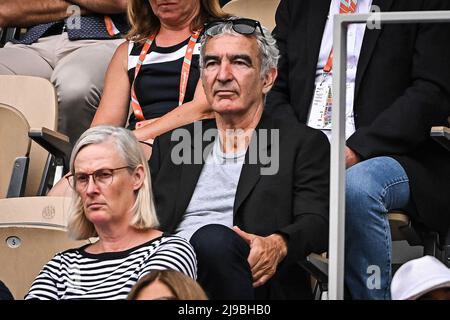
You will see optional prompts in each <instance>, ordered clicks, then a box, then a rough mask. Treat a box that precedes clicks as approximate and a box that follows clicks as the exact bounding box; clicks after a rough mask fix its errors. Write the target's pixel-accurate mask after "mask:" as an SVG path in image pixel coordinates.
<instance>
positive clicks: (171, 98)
mask: <svg viewBox="0 0 450 320" xmlns="http://www.w3.org/2000/svg"><path fill="white" fill-rule="evenodd" d="M188 43H189V38H188V39H186V40H185V41H183V42H181V43H179V44H177V45H174V46H171V47H158V46H156V42H155V41H153V43H152V45H151V47H150V50H149V52H148V53H147V56H146V57H145V60H144V63H143V64H142V67H141V70H140V72H139V74H138V76H137V78H136V82H135V84H134V88H135V92H136V97H137V99H138V101H139V103H140V105H141V108H142V111H143V113H144V117H145V119H146V120H149V119H153V118H158V117H161V116H163V115H165V114H166V113H168V112H169V111H171V110H173V109H175V108H176V107H177V106H178V99H179V90H180V75H181V68H182V65H183V60H184V56H185V54H186V48H187V45H188ZM141 50H142V46H141V45H138V44H136V43H133V42H130V44H129V47H128V77H129V79H130V84H131V83H133V80H134V72H135V68H136V64H137V61H138V60H139V54H140V53H141ZM199 55H200V38H199V40H198V41H197V44H196V45H195V48H194V53H193V55H192V62H191V70H190V72H189V80H188V84H187V88H186V94H185V98H184V102H189V101H191V100H192V99H193V98H194V93H195V88H196V87H197V83H198V79H199V77H200V68H199ZM136 122H137V119H136V117H135V116H134V114H131V116H130V119H129V126H128V128H129V129H134V128H135V125H136Z"/></svg>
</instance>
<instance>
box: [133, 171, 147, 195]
mask: <svg viewBox="0 0 450 320" xmlns="http://www.w3.org/2000/svg"><path fill="white" fill-rule="evenodd" d="M144 180H145V171H144V166H143V165H142V164H140V165H138V166H137V167H136V169H134V173H133V190H135V191H136V190H139V189H140V188H141V187H142V185H143V183H144Z"/></svg>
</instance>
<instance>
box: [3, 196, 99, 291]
mask: <svg viewBox="0 0 450 320" xmlns="http://www.w3.org/2000/svg"><path fill="white" fill-rule="evenodd" d="M70 201H71V200H70V198H64V197H27V198H12V199H0V265H1V267H0V279H1V280H2V281H3V282H4V283H5V284H6V286H7V287H8V288H9V289H10V290H11V292H12V294H13V295H14V297H15V298H16V299H23V298H24V296H25V294H26V293H27V292H28V290H29V288H30V286H31V284H32V282H33V280H34V279H35V278H36V276H37V275H38V274H39V272H40V270H41V269H42V267H43V265H44V264H46V263H47V262H48V261H49V260H50V259H51V258H52V257H53V256H54V255H55V254H56V253H57V252H60V251H64V250H67V249H70V248H75V247H80V246H82V245H84V244H87V243H91V241H90V240H83V241H74V240H70V239H69V238H68V236H67V232H66V226H67V215H68V209H69V205H70Z"/></svg>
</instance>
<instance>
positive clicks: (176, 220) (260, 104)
mask: <svg viewBox="0 0 450 320" xmlns="http://www.w3.org/2000/svg"><path fill="white" fill-rule="evenodd" d="M233 26H234V27H235V29H236V30H238V31H240V32H246V33H247V35H242V34H240V33H238V32H237V31H234V30H233V29H232V28H233ZM205 32H206V35H207V36H206V37H205V39H204V43H203V49H202V52H201V59H200V60H201V67H202V82H203V87H204V89H205V93H206V96H207V98H208V101H209V103H210V104H211V106H212V108H213V110H214V112H215V115H216V119H215V120H205V121H201V122H197V123H194V124H192V125H189V126H186V127H184V128H180V129H177V130H174V131H173V132H171V133H167V134H165V135H162V136H160V137H158V138H157V139H156V140H155V142H154V146H153V151H152V157H151V159H150V167H151V173H152V184H153V191H154V197H155V203H156V209H157V212H158V217H159V220H160V223H161V228H162V229H163V230H164V231H168V232H173V233H176V234H178V235H180V236H183V237H185V238H187V239H190V242H191V243H192V245H193V246H194V249H195V251H196V254H197V259H198V270H199V271H198V280H199V282H200V284H201V285H202V286H203V287H204V289H205V290H206V292H207V294H208V296H209V297H210V298H212V299H253V298H259V299H307V298H311V296H312V295H311V290H310V281H309V278H308V275H307V274H306V273H305V272H304V271H303V270H302V269H301V268H300V266H299V264H298V262H299V261H300V260H301V259H304V258H305V257H306V256H307V255H308V254H309V253H311V252H317V253H321V252H323V251H324V250H326V248H327V239H328V193H329V144H328V141H327V139H326V137H325V136H324V135H323V134H322V133H321V132H320V131H318V130H313V129H311V128H308V127H307V126H305V125H302V124H299V123H298V122H297V121H295V120H289V119H288V120H275V119H273V118H272V117H270V116H267V115H265V114H264V112H263V109H264V98H265V96H266V94H267V92H268V91H269V90H270V88H271V87H272V85H273V82H274V80H275V78H276V74H277V69H276V66H277V60H278V49H277V48H276V45H275V40H274V39H273V37H272V36H271V35H270V32H269V31H268V30H267V29H265V28H264V33H263V32H262V29H260V27H257V25H256V22H251V21H250V22H249V21H246V22H245V21H244V22H239V20H236V21H234V22H233V24H232V23H231V22H224V23H219V24H216V25H215V26H211V27H210V28H207V29H206V31H205ZM256 39H258V41H257V40H256ZM180 139H181V141H179V140H180ZM211 141H212V142H211ZM254 288H256V290H255V289H254Z"/></svg>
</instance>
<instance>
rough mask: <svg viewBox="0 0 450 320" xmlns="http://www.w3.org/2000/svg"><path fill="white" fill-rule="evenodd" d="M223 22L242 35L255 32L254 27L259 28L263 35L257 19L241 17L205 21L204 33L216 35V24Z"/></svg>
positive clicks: (210, 35) (219, 24) (222, 23)
mask: <svg viewBox="0 0 450 320" xmlns="http://www.w3.org/2000/svg"><path fill="white" fill-rule="evenodd" d="M224 24H231V26H232V28H233V30H234V31H235V32H237V33H240V34H243V35H246V36H248V35H251V34H253V33H255V30H256V28H259V30H260V31H261V34H262V35H263V37H265V36H264V31H263V29H262V27H261V23H259V21H257V20H253V19H247V18H241V19H230V20H215V21H211V22H208V23H205V28H204V29H205V34H206V35H207V36H209V37H213V36H215V35H217V26H221V25H224Z"/></svg>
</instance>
